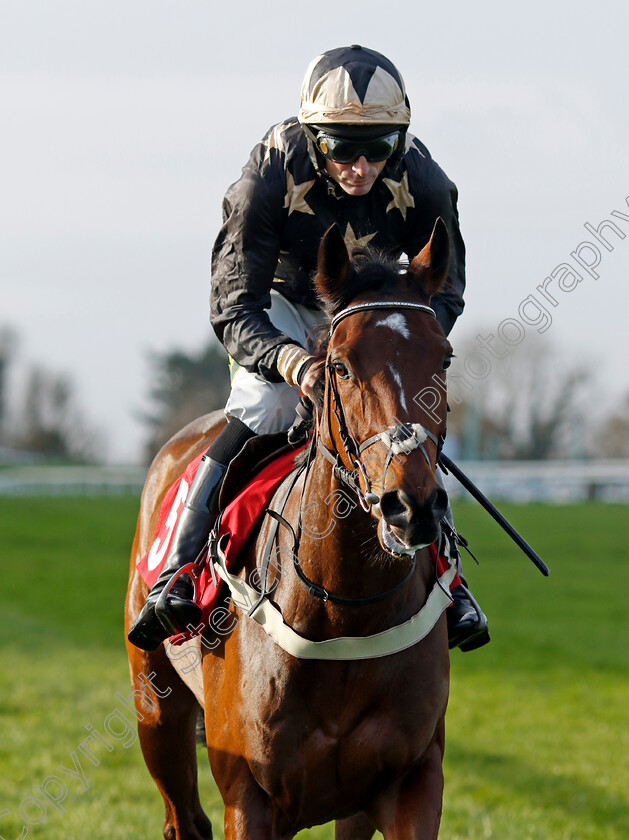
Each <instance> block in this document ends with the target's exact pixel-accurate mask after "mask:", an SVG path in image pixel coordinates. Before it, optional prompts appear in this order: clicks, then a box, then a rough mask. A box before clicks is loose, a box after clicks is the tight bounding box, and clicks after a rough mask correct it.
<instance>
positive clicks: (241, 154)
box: [0, 0, 629, 461]
mask: <svg viewBox="0 0 629 840" xmlns="http://www.w3.org/2000/svg"><path fill="white" fill-rule="evenodd" d="M346 6H347V9H346ZM628 18H629V11H628V7H627V4H626V3H623V2H620V0H612V1H611V2H603V3H599V4H591V3H587V4H586V3H584V2H552V0H547V2H544V3H541V2H527V3H512V4H507V3H504V2H500V3H498V2H475V3H470V2H447V3H445V2H444V3H437V2H433V3H430V4H428V3H396V2H388V3H386V4H382V3H375V2H371V0H365V2H362V3H360V4H356V3H352V4H343V6H342V7H341V6H340V4H333V5H332V6H330V5H327V4H319V3H309V4H305V3H300V2H295V0H292V2H278V1H277V0H275V2H273V3H270V4H269V3H266V4H262V3H253V2H240V0H232V2H230V3H216V2H209V0H178V2H177V3H175V2H168V3H166V2H160V1H159V0H140V1H139V2H138V1H137V0H124V2H122V0H107V2H101V0H90V1H89V2H85V0H55V2H50V0H2V2H1V3H0V86H1V88H0V109H1V114H2V132H1V133H0V149H1V152H2V154H1V155H0V161H1V162H0V166H1V179H0V184H1V186H0V237H1V248H0V284H1V290H2V294H1V304H0V307H1V308H0V324H8V325H12V326H13V327H15V328H16V329H17V331H18V332H19V335H20V348H19V357H18V361H19V363H20V368H18V369H16V372H18V373H19V370H20V369H24V368H25V367H26V366H27V365H28V364H30V363H33V362H40V363H44V364H46V365H47V366H48V367H49V369H51V370H54V371H67V372H70V373H71V374H72V375H73V377H74V380H75V382H76V385H77V389H78V393H79V397H80V400H81V403H82V405H83V407H84V410H85V413H86V414H87V416H88V417H89V420H90V422H92V423H93V424H94V425H96V426H99V427H100V428H102V429H103V430H104V431H105V433H106V436H107V439H108V449H107V456H108V457H109V459H110V460H114V461H130V460H137V459H138V458H139V455H140V443H141V440H142V436H143V433H144V430H143V428H142V426H141V425H140V424H139V423H138V422H137V421H136V420H135V419H134V415H135V414H136V413H137V412H138V411H139V410H140V409H141V408H142V407H143V405H144V404H145V403H144V395H145V394H146V391H147V389H148V386H149V382H148V372H149V369H148V366H147V364H146V354H147V352H148V351H150V350H159V349H171V348H173V347H175V346H180V347H183V348H185V349H187V350H191V351H194V350H197V349H198V348H200V346H201V345H202V344H203V343H204V342H205V341H206V340H207V339H208V338H209V336H210V334H211V329H210V327H209V322H208V294H209V260H210V251H211V247H212V243H213V240H214V237H215V236H216V233H217V231H218V227H219V223H220V204H221V199H222V196H223V193H224V191H225V189H226V187H227V186H228V185H229V184H230V183H231V182H232V181H234V180H236V178H237V177H238V175H239V173H240V169H241V167H242V165H243V164H244V163H245V161H246V159H247V157H248V155H249V152H250V150H251V148H252V147H253V146H254V145H255V143H256V142H257V141H258V140H259V139H260V137H261V136H262V134H263V133H264V132H265V131H266V129H267V128H268V127H269V126H270V125H272V124H273V123H275V122H277V121H279V120H281V119H283V118H285V117H288V116H291V115H294V114H295V113H296V112H297V108H298V104H299V89H300V86H301V80H302V76H303V73H304V71H305V68H306V66H307V64H308V63H309V61H310V60H311V59H312V58H313V57H314V56H316V55H318V54H319V53H321V52H323V51H325V50H327V49H331V48H333V47H337V46H342V45H345V44H349V43H360V44H363V45H364V46H367V47H370V48H372V49H376V50H379V51H380V52H383V53H385V54H386V55H387V56H388V57H389V58H391V60H392V61H393V62H394V63H395V64H396V65H397V66H398V68H399V69H400V71H401V73H402V75H403V76H404V78H405V81H406V86H407V90H408V93H409V97H410V100H411V106H412V131H413V133H415V134H416V135H418V136H419V137H420V138H421V139H422V140H423V141H424V142H425V143H426V145H427V146H428V148H429V149H430V150H431V152H432V154H433V157H434V158H435V159H436V160H437V162H438V163H439V164H440V165H441V166H442V168H443V169H444V170H445V171H446V172H447V174H448V175H449V176H450V178H452V180H454V181H455V182H456V184H457V186H458V188H459V196H460V199H459V211H460V216H461V228H462V232H463V236H464V238H465V241H466V245H467V249H468V270H467V277H468V291H467V295H466V299H467V308H466V311H465V314H464V316H463V317H462V318H461V319H460V320H459V322H458V324H457V326H456V327H455V330H454V332H453V334H452V336H451V340H452V342H453V344H454V345H455V350H456V344H457V340H459V341H462V340H463V339H464V338H465V337H467V336H469V335H472V336H473V335H475V334H476V332H478V331H480V330H483V331H484V334H487V333H488V332H494V333H496V331H497V329H498V327H499V325H500V324H502V323H503V322H504V320H505V319H508V318H515V319H520V320H521V316H520V315H519V314H518V310H519V307H520V305H521V303H522V302H523V301H524V299H525V298H527V296H529V295H530V294H532V293H535V294H537V295H538V296H539V293H537V292H536V287H537V286H538V285H540V284H543V283H544V279H545V278H546V277H547V276H548V275H549V274H550V273H551V272H553V271H554V270H555V269H556V268H557V267H558V266H559V265H560V264H561V263H564V262H567V263H570V262H571V256H570V255H571V252H573V251H575V250H576V249H577V248H578V246H579V244H580V243H581V242H583V241H585V240H589V241H592V242H594V243H596V241H597V240H596V238H595V237H594V236H593V235H592V234H591V233H589V232H588V231H587V230H586V229H585V228H584V224H585V223H586V222H589V223H591V224H592V225H594V227H598V225H599V223H600V222H601V221H602V220H604V219H609V220H610V221H614V223H615V224H616V225H617V227H618V228H619V229H620V230H622V231H624V232H625V233H629V218H628V219H627V220H622V219H621V217H619V216H612V215H610V214H611V211H612V210H616V211H618V212H620V213H623V214H624V215H626V216H627V217H629V202H628V201H627V200H626V199H627V196H629V155H628V153H627V147H628V143H629V97H628V96H627V69H628V68H627V57H626V56H627V43H626V41H627V32H628V31H629V26H628V22H629V21H628ZM606 236H607V238H608V240H609V241H610V243H611V245H612V247H613V250H612V251H608V250H606V249H605V248H604V246H603V245H602V244H600V243H598V246H599V250H600V252H601V261H600V265H599V266H598V267H597V268H596V269H595V272H596V273H598V274H599V278H598V279H597V280H595V279H594V278H593V277H592V276H590V275H589V274H588V273H587V272H586V271H585V270H584V271H582V272H581V273H582V275H583V280H582V281H581V282H580V283H578V284H576V283H574V280H572V281H571V280H570V278H569V277H565V278H564V285H565V286H569V285H570V283H571V282H572V283H574V288H573V289H572V291H568V290H565V291H561V290H557V286H556V285H555V286H554V288H555V299H556V305H555V306H554V307H553V306H552V304H550V303H549V304H548V311H549V312H550V314H551V316H552V325H551V326H550V327H549V328H548V329H547V330H546V332H545V333H544V337H545V338H548V339H549V340H551V341H552V343H553V345H554V348H555V350H554V352H553V353H552V355H551V356H550V357H549V364H564V365H566V364H571V363H572V361H573V360H574V359H581V358H583V359H592V360H593V361H594V363H595V365H596V370H597V382H598V387H599V389H600V397H601V400H603V398H604V399H606V400H610V401H611V400H613V397H614V394H617V395H620V394H621V393H623V392H625V391H629V373H628V372H627V366H626V362H625V359H626V357H627V322H628V316H627V313H628V311H629V282H628V276H629V237H627V238H626V239H625V240H624V241H623V240H621V239H620V238H619V236H617V235H616V234H614V233H613V232H610V229H609V228H608V229H607V233H606ZM579 253H580V254H581V256H583V257H584V258H585V259H586V260H589V261H593V260H594V259H595V256H596V255H595V254H594V252H593V251H592V250H589V251H588V250H587V249H586V250H583V249H582V250H581V251H579ZM575 265H576V264H575ZM550 288H551V287H547V289H550ZM540 299H541V298H540ZM526 312H528V316H529V320H531V321H532V320H535V318H534V310H533V308H531V307H529V309H528V310H526ZM540 325H542V322H540ZM526 332H527V335H526V341H536V340H539V334H538V333H537V328H536V327H535V326H530V325H526Z"/></svg>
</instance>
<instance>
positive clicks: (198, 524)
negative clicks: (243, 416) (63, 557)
mask: <svg viewBox="0 0 629 840" xmlns="http://www.w3.org/2000/svg"><path fill="white" fill-rule="evenodd" d="M226 469H227V467H226V466H225V465H224V464H220V463H218V462H217V461H215V460H213V459H212V458H210V457H209V455H208V454H207V453H206V454H205V455H204V456H203V458H202V459H201V462H200V464H199V467H198V469H197V472H196V475H195V477H194V480H193V482H192V485H191V486H190V490H189V491H188V496H187V498H186V501H185V503H184V506H183V509H182V511H181V515H180V516H179V521H178V522H177V527H176V528H175V533H174V534H173V539H172V542H171V544H170V550H169V552H168V557H167V558H166V563H165V565H164V568H163V569H162V571H161V572H160V575H159V577H158V578H157V581H156V582H155V585H154V586H153V588H152V589H151V591H150V592H149V594H148V597H147V599H146V602H145V604H144V606H143V607H142V609H141V610H140V613H139V614H138V617H137V618H136V620H135V621H134V622H133V625H132V626H131V629H130V630H129V636H128V638H129V641H130V642H131V643H132V644H134V645H135V646H136V647H139V648H142V650H155V648H156V647H157V646H158V645H159V644H160V643H161V642H163V641H164V639H167V638H168V637H169V636H172V635H174V634H175V633H179V632H181V631H183V630H186V629H187V627H188V625H189V624H192V625H193V626H195V627H196V626H197V624H198V623H199V621H200V620H201V609H200V607H199V606H197V604H195V603H194V602H193V601H192V600H191V599H192V594H193V590H192V583H191V581H190V579H189V578H188V576H187V575H185V574H184V575H182V576H181V577H180V578H178V579H177V580H176V581H175V583H174V584H173V586H172V589H171V590H170V592H169V593H168V595H167V597H166V598H161V599H160V595H161V594H162V592H163V591H164V589H165V588H166V586H167V585H168V584H169V583H170V580H171V578H172V577H173V575H174V574H175V573H176V572H178V571H179V569H181V567H182V566H184V565H185V564H186V563H191V562H193V561H194V560H196V558H197V557H198V555H199V552H200V551H201V549H202V548H203V545H204V543H205V542H207V538H208V535H209V533H210V530H211V528H212V525H213V524H214V520H215V518H216V514H217V509H218V496H219V492H220V489H221V484H222V482H223V476H224V475H225V471H226Z"/></svg>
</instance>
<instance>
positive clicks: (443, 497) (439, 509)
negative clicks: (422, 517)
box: [428, 487, 448, 522]
mask: <svg viewBox="0 0 629 840" xmlns="http://www.w3.org/2000/svg"><path fill="white" fill-rule="evenodd" d="M428 507H429V509H430V510H431V511H432V514H433V516H434V518H435V520H436V521H437V522H439V521H441V519H443V517H444V516H445V515H446V511H447V510H448V494H447V493H446V491H445V490H444V489H443V487H437V488H435V490H433V492H432V493H431V494H430V496H429V497H428Z"/></svg>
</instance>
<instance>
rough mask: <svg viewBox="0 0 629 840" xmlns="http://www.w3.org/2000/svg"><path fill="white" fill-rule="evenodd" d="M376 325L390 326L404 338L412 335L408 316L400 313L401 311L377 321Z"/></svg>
mask: <svg viewBox="0 0 629 840" xmlns="http://www.w3.org/2000/svg"><path fill="white" fill-rule="evenodd" d="M376 327H388V328H389V329H390V330H394V331H395V332H398V333H400V335H401V336H402V337H403V338H410V337H411V334H410V331H409V329H408V327H407V326H406V318H405V317H404V315H400V313H399V312H395V313H394V314H393V315H388V316H387V317H386V318H383V319H382V320H381V321H377V322H376Z"/></svg>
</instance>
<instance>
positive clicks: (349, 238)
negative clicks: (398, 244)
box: [343, 222, 376, 251]
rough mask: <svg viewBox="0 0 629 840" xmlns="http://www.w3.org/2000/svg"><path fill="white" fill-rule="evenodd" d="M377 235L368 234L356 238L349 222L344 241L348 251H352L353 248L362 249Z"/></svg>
mask: <svg viewBox="0 0 629 840" xmlns="http://www.w3.org/2000/svg"><path fill="white" fill-rule="evenodd" d="M375 235H376V234H375V233H368V234H366V235H365V236H356V234H355V233H354V229H353V227H352V226H351V225H350V223H349V222H348V223H347V228H346V229H345V233H344V235H343V239H344V240H345V244H346V245H347V247H348V249H349V250H350V251H351V250H352V248H362V246H363V245H366V244H367V243H368V242H370V241H371V240H372V239H373V238H374V236H375Z"/></svg>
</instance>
